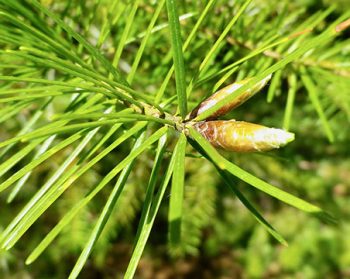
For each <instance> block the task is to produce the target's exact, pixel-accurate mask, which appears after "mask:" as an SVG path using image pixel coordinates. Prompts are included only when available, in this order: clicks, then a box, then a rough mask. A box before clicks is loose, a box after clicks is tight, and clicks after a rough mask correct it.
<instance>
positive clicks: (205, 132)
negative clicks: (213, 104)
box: [193, 120, 294, 152]
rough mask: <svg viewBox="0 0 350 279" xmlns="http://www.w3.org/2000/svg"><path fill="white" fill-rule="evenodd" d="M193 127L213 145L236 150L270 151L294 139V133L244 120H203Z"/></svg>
mask: <svg viewBox="0 0 350 279" xmlns="http://www.w3.org/2000/svg"><path fill="white" fill-rule="evenodd" d="M193 127H194V128H195V129H196V130H197V131H198V132H199V133H200V134H201V135H202V136H203V137H205V138H206V139H207V140H208V141H209V142H210V143H211V144H212V145H213V146H215V147H220V148H222V149H225V150H228V151H234V152H255V151H268V150H271V149H276V148H279V147H281V146H284V145H286V144H287V143H289V142H291V141H293V140H294V134H293V133H289V132H287V131H284V130H281V129H276V128H269V127H265V126H262V125H258V124H253V123H249V122H244V121H235V120H217V121H206V122H204V121H203V122H198V123H196V124H194V125H193Z"/></svg>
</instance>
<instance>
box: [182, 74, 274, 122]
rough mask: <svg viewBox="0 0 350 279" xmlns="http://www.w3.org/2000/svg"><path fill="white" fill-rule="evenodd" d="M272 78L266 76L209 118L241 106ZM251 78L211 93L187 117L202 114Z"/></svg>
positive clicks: (191, 117) (190, 117)
mask: <svg viewBox="0 0 350 279" xmlns="http://www.w3.org/2000/svg"><path fill="white" fill-rule="evenodd" d="M270 79H271V75H269V76H267V77H266V78H264V79H263V80H262V81H260V82H258V83H257V84H255V85H254V86H253V87H251V88H249V89H248V90H247V91H245V92H244V93H243V94H242V95H241V96H240V97H239V98H236V99H234V100H233V101H231V102H230V103H228V104H226V105H224V106H223V107H221V108H220V109H219V110H217V111H216V112H214V113H213V114H212V115H211V116H210V117H208V119H215V118H217V117H218V116H220V115H224V114H226V113H228V112H229V111H231V110H233V109H234V108H236V107H238V106H240V105H241V104H243V103H244V102H245V101H247V100H248V99H249V98H250V97H252V96H254V95H255V94H256V93H257V92H258V91H260V90H261V89H262V88H263V87H264V86H265V85H266V84H267V82H268V81H269V80H270ZM249 80H250V78H248V79H244V80H241V81H239V82H235V83H232V84H230V85H228V86H226V87H224V88H222V89H220V90H219V91H217V92H215V93H214V94H213V95H211V96H210V97H209V98H208V99H206V100H204V101H203V102H201V103H200V104H199V106H197V107H196V108H195V109H194V110H193V111H192V112H191V113H190V114H189V116H188V117H187V118H188V119H193V118H195V117H196V116H197V115H199V114H201V113H202V112H204V111H206V110H208V109H209V108H211V107H212V106H213V105H215V104H216V103H218V102H219V101H221V100H222V99H224V98H225V97H227V96H229V95H230V94H232V93H234V92H235V91H236V90H237V89H238V88H240V87H242V86H243V85H244V84H245V83H247V82H248V81H249Z"/></svg>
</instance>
